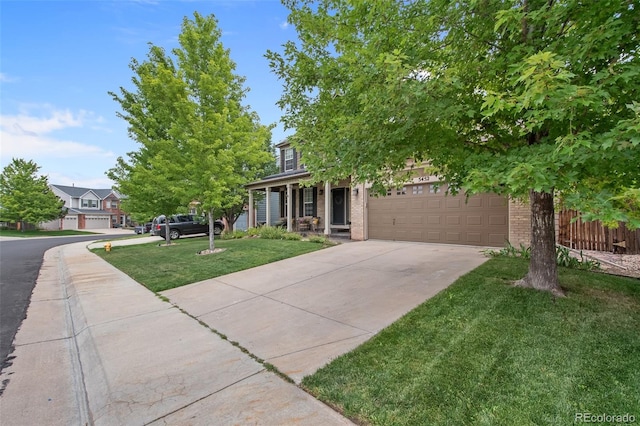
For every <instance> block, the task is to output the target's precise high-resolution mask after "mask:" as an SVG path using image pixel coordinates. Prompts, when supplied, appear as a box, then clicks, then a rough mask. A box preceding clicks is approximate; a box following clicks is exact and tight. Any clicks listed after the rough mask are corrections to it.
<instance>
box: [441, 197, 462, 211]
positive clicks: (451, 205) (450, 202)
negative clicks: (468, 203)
mask: <svg viewBox="0 0 640 426" xmlns="http://www.w3.org/2000/svg"><path fill="white" fill-rule="evenodd" d="M461 201H462V200H460V199H456V198H449V197H447V199H446V200H445V203H446V206H447V208H448V209H459V208H460V206H461V204H462V202H461Z"/></svg>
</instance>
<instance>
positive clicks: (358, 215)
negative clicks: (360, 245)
mask: <svg viewBox="0 0 640 426" xmlns="http://www.w3.org/2000/svg"><path fill="white" fill-rule="evenodd" d="M353 189H357V193H356V191H354V190H353ZM366 204H367V190H366V189H365V187H364V185H363V184H357V185H353V186H352V191H351V239H352V240H357V241H362V240H364V239H365V227H366V223H365V208H366Z"/></svg>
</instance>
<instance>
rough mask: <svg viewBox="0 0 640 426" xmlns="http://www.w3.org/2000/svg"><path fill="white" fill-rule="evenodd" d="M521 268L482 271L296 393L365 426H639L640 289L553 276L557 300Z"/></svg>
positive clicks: (603, 278)
mask: <svg viewBox="0 0 640 426" xmlns="http://www.w3.org/2000/svg"><path fill="white" fill-rule="evenodd" d="M526 268H527V263H526V261H523V260H522V259H513V258H496V259H491V260H489V261H488V262H486V263H485V264H484V265H482V266H480V267H479V268H477V269H475V270H474V271H472V272H470V273H469V274H467V275H465V276H463V277H461V278H460V279H459V280H458V281H456V282H455V283H454V284H453V285H451V286H450V287H449V288H448V289H446V290H445V291H443V292H441V293H439V294H438V295H437V296H435V297H434V298H432V299H430V300H428V301H426V302H425V303H424V304H422V305H421V306H419V307H418V308H416V309H415V310H413V311H412V312H410V313H408V314H407V315H406V316H405V317H403V318H402V319H400V320H399V321H397V322H396V323H394V324H393V325H391V326H390V327H388V328H387V329H385V330H383V331H382V332H381V333H379V334H378V335H376V336H375V337H374V338H372V339H371V340H370V341H368V342H366V343H365V344H363V345H362V346H360V347H359V348H357V349H356V350H355V351H353V352H351V353H348V354H345V355H344V356H342V357H339V358H338V359H336V360H334V361H333V362H332V363H331V364H329V365H328V366H326V367H325V368H323V369H321V370H319V371H318V372H317V373H316V374H314V375H312V376H309V377H306V378H305V379H304V380H303V386H304V387H305V388H306V389H307V390H308V391H309V392H310V393H312V394H313V395H315V396H317V397H318V398H319V399H321V400H323V401H325V402H327V403H328V404H330V405H332V406H335V407H338V409H340V410H342V411H343V412H344V414H345V415H347V416H349V417H351V418H353V419H356V420H357V421H359V422H362V423H363V424H375V425H549V424H551V425H567V424H574V421H576V420H577V418H576V415H578V416H580V414H578V413H591V414H592V415H594V416H595V415H602V414H608V415H624V414H626V413H628V414H630V415H633V416H635V419H636V421H640V281H639V280H637V279H632V278H620V277H614V276H608V275H604V274H601V273H594V272H586V271H578V270H570V269H564V268H560V276H561V283H562V286H563V287H564V288H566V289H567V290H568V297H566V298H562V299H555V298H554V297H552V296H551V295H550V294H546V293H541V292H537V291H534V290H529V289H522V288H515V287H512V286H510V285H509V283H510V282H511V281H513V280H516V279H518V278H521V277H522V276H523V275H524V273H525V272H526ZM583 418H584V417H583ZM614 420H615V419H614ZM578 423H580V422H579V421H578ZM620 423H621V422H620ZM612 424H616V423H615V422H614V423H612Z"/></svg>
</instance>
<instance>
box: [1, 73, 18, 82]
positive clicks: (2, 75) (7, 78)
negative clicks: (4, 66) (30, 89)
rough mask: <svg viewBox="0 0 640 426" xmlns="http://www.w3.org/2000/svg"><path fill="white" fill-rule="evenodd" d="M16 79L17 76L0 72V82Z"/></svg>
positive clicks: (14, 80)
mask: <svg viewBox="0 0 640 426" xmlns="http://www.w3.org/2000/svg"><path fill="white" fill-rule="evenodd" d="M16 81H18V79H17V78H13V77H10V76H9V75H8V74H5V73H3V72H0V83H14V82H16Z"/></svg>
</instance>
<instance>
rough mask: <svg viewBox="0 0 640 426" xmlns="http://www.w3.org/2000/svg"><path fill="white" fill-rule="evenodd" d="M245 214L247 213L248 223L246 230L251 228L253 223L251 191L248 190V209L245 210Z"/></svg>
mask: <svg viewBox="0 0 640 426" xmlns="http://www.w3.org/2000/svg"><path fill="white" fill-rule="evenodd" d="M247 212H248V213H249V221H248V223H247V228H253V227H254V221H253V190H251V189H250V190H249V208H248V209H247Z"/></svg>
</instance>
